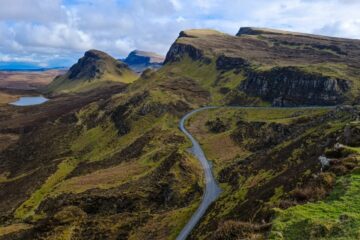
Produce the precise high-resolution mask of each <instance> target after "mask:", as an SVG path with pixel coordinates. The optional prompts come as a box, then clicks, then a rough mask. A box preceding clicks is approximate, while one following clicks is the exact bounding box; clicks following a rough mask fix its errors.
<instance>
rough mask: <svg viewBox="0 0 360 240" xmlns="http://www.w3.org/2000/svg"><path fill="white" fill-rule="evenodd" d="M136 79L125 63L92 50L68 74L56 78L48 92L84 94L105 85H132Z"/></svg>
mask: <svg viewBox="0 0 360 240" xmlns="http://www.w3.org/2000/svg"><path fill="white" fill-rule="evenodd" d="M136 79H137V76H136V74H135V73H134V72H132V71H131V70H130V69H129V68H128V66H127V65H126V64H124V63H123V62H121V61H118V60H116V59H114V58H113V57H111V56H109V55H108V54H106V53H104V52H101V51H98V50H90V51H87V52H86V53H85V55H84V57H82V58H81V59H79V61H78V62H77V63H76V64H74V65H73V66H72V67H71V68H70V69H69V71H68V72H67V73H66V74H64V75H61V76H58V77H56V78H55V79H54V80H53V82H52V83H51V84H50V85H49V86H48V88H47V91H48V92H56V93H59V92H82V91H88V90H91V89H94V88H98V87H101V86H103V85H104V84H121V83H131V82H133V81H134V80H136Z"/></svg>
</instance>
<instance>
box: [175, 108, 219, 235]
mask: <svg viewBox="0 0 360 240" xmlns="http://www.w3.org/2000/svg"><path fill="white" fill-rule="evenodd" d="M211 108H215V107H204V108H200V109H196V110H194V111H192V112H190V113H188V114H186V115H185V116H184V117H183V118H182V119H181V120H180V125H179V127H180V130H181V131H182V132H183V133H184V134H185V135H186V136H187V137H188V138H189V139H190V141H191V142H192V144H193V146H192V148H191V152H192V154H194V155H195V157H196V158H197V159H198V160H199V161H200V163H201V165H202V167H203V169H204V172H205V184H206V186H205V194H204V195H203V198H202V201H201V204H200V206H199V207H198V209H197V210H196V212H195V213H194V214H193V215H192V217H191V219H190V220H189V222H188V223H187V224H186V225H185V227H184V228H183V229H182V230H181V232H180V234H179V236H178V237H177V238H176V239H177V240H185V239H186V237H187V236H188V235H189V234H190V232H191V231H192V230H193V228H194V227H195V225H196V224H197V223H198V222H199V220H200V218H201V217H202V216H203V215H204V214H205V211H206V209H207V208H208V207H209V206H210V204H211V203H212V202H214V201H215V200H216V199H217V198H218V196H219V195H220V193H221V189H220V187H219V185H218V184H217V182H216V180H215V178H214V176H213V173H212V171H211V166H210V164H209V161H208V160H207V159H206V157H205V154H204V152H203V150H202V149H201V147H200V144H199V143H198V142H197V141H196V140H195V138H194V137H193V136H192V135H191V134H190V133H189V132H188V131H187V130H186V128H185V126H184V125H185V121H186V120H187V119H188V118H189V117H190V116H191V115H193V114H195V113H198V112H201V111H204V110H207V109H211Z"/></svg>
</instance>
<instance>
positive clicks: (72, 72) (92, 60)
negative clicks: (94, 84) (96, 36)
mask: <svg viewBox="0 0 360 240" xmlns="http://www.w3.org/2000/svg"><path fill="white" fill-rule="evenodd" d="M108 65H109V66H108ZM110 65H112V66H111V67H114V69H116V70H117V72H118V73H119V75H121V72H122V70H123V69H128V67H127V65H126V64H124V63H123V62H120V61H117V60H115V59H114V58H112V57H111V56H109V55H108V54H106V53H104V52H101V51H98V50H90V51H87V52H86V53H85V55H84V57H82V58H80V59H79V61H78V62H77V63H76V64H75V65H73V66H72V67H71V68H70V69H69V72H68V78H69V79H70V80H77V79H94V78H100V77H101V76H102V75H103V74H104V73H105V72H106V71H108V69H107V68H109V67H110Z"/></svg>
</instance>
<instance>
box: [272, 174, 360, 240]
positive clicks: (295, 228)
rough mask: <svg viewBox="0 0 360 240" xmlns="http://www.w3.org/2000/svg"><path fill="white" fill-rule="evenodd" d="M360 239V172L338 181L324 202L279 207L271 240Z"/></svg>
mask: <svg viewBox="0 0 360 240" xmlns="http://www.w3.org/2000/svg"><path fill="white" fill-rule="evenodd" d="M359 238H360V171H359V169H357V170H355V172H354V173H353V174H351V175H350V176H346V177H342V178H340V179H339V180H338V182H337V185H336V187H335V189H334V190H333V191H332V193H331V194H330V196H329V197H328V198H327V199H325V200H324V201H320V202H316V203H308V204H305V205H298V206H295V207H291V208H289V209H287V210H284V211H281V210H279V211H278V213H277V217H276V219H275V220H274V222H273V228H272V231H271V234H270V238H269V239H289V240H292V239H294V240H296V239H319V240H320V239H324V240H325V239H327V240H332V239H334V240H335V239H336V240H340V239H341V240H345V239H346V240H347V239H349V240H350V239H359Z"/></svg>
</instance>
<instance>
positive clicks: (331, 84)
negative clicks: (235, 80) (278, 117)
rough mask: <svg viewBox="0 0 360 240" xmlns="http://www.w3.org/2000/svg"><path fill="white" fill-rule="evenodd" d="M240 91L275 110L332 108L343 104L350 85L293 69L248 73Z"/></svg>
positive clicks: (335, 79)
mask: <svg viewBox="0 0 360 240" xmlns="http://www.w3.org/2000/svg"><path fill="white" fill-rule="evenodd" d="M240 89H241V90H243V91H244V92H245V93H247V94H249V95H251V96H260V97H261V98H263V99H264V100H267V101H269V102H271V103H272V104H273V105H274V106H298V105H335V104H339V103H342V102H344V101H345V100H346V93H347V92H348V91H349V89H350V83H349V82H348V81H346V80H344V79H338V78H331V77H326V76H322V75H321V74H314V73H306V72H304V71H301V70H300V69H297V68H294V67H285V68H273V69H271V70H270V71H265V72H249V73H248V74H247V78H246V80H245V81H243V82H242V84H241V85H240Z"/></svg>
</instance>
